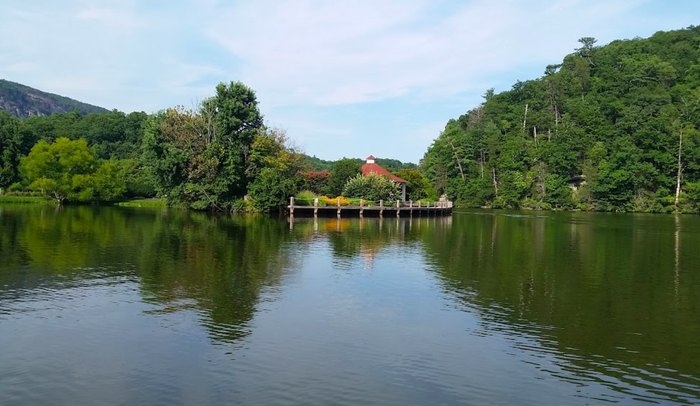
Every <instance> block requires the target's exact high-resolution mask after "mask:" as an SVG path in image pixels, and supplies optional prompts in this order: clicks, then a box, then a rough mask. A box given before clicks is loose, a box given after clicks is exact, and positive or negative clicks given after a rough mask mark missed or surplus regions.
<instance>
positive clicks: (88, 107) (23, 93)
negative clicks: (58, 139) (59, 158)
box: [0, 79, 109, 117]
mask: <svg viewBox="0 0 700 406" xmlns="http://www.w3.org/2000/svg"><path fill="white" fill-rule="evenodd" d="M0 110H4V111H6V112H8V113H9V114H12V115H13V116H16V117H31V116H50V115H51V114H54V113H67V112H70V111H77V112H78V113H80V114H88V113H101V112H107V111H109V110H107V109H105V108H104V107H100V106H95V105H92V104H88V103H84V102H81V101H78V100H75V99H71V98H69V97H66V96H61V95H58V94H54V93H48V92H44V91H42V90H39V89H35V88H33V87H29V86H27V85H23V84H21V83H17V82H12V81H9V80H6V79H0Z"/></svg>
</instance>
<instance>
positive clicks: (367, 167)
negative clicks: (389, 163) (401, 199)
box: [361, 155, 408, 183]
mask: <svg viewBox="0 0 700 406" xmlns="http://www.w3.org/2000/svg"><path fill="white" fill-rule="evenodd" d="M370 157H372V156H371V155H370ZM372 158H374V157H372ZM367 159H370V158H367ZM361 170H362V175H364V176H367V175H369V174H370V173H374V174H377V175H380V176H387V177H389V178H390V179H391V180H393V181H394V182H397V183H406V182H408V181H407V180H406V179H401V178H399V177H398V176H396V175H394V174H393V173H391V172H389V171H387V170H386V169H384V168H383V167H381V166H379V165H377V164H364V165H362V168H361Z"/></svg>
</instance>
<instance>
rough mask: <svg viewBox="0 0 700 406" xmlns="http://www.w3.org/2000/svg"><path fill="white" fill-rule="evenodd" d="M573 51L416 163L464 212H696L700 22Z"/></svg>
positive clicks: (443, 137)
mask: <svg viewBox="0 0 700 406" xmlns="http://www.w3.org/2000/svg"><path fill="white" fill-rule="evenodd" d="M579 42H580V47H579V48H577V49H576V50H575V52H574V53H572V54H570V55H567V56H566V57H565V58H564V60H563V61H562V63H561V64H557V65H550V66H547V67H546V69H545V73H544V76H542V77H541V78H539V79H536V80H529V81H525V82H517V83H516V84H515V85H514V86H513V88H512V89H511V90H509V91H505V92H502V93H498V94H495V93H494V92H493V90H488V91H487V92H486V94H485V95H484V99H485V100H484V102H483V103H482V104H481V105H480V106H477V107H475V108H474V109H472V110H470V111H468V112H467V113H465V114H464V115H462V116H461V117H459V118H457V119H454V120H450V121H449V122H448V123H447V125H446V126H445V129H444V131H443V132H442V133H441V134H440V136H439V137H438V138H437V139H436V140H435V141H434V143H433V144H432V145H431V146H430V147H429V149H428V151H427V152H426V154H425V156H424V158H423V160H422V162H421V167H422V168H423V169H424V170H425V172H426V174H427V176H428V177H429V179H430V181H431V182H432V183H433V184H434V186H435V188H436V189H437V190H438V192H439V193H446V194H447V195H448V196H449V197H450V198H452V199H454V200H456V201H457V202H458V204H460V205H462V206H489V207H494V208H499V207H500V208H517V207H521V208H536V209H549V208H565V209H573V208H578V209H583V210H616V211H653V212H666V211H693V212H697V211H698V207H699V203H700V136H699V135H700V133H699V131H698V130H699V129H700V27H689V28H688V29H683V30H677V31H671V32H659V33H656V34H655V35H654V36H652V37H651V38H648V39H639V38H637V39H632V40H619V41H614V42H612V43H610V44H608V45H605V46H602V47H598V46H596V40H595V39H593V38H589V37H587V38H581V39H580V40H579Z"/></svg>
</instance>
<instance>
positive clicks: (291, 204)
mask: <svg viewBox="0 0 700 406" xmlns="http://www.w3.org/2000/svg"><path fill="white" fill-rule="evenodd" d="M289 214H290V215H292V216H293V215H294V196H291V197H290V198H289Z"/></svg>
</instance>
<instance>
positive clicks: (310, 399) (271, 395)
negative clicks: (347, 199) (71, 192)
mask: <svg viewBox="0 0 700 406" xmlns="http://www.w3.org/2000/svg"><path fill="white" fill-rule="evenodd" d="M698 226H700V219H698V218H697V217H685V216H675V217H673V216H645V215H609V214H588V213H532V212H490V211H470V212H464V213H456V214H455V215H454V216H453V217H423V218H421V217H414V218H401V219H396V218H387V219H383V220H382V219H377V218H366V219H345V218H342V219H300V218H297V219H294V221H293V222H290V221H288V219H285V218H281V219H273V218H268V217H262V216H258V217H227V216H211V215H206V214H201V213H191V212H185V211H177V210H159V209H158V210H149V209H122V208H94V207H68V208H64V209H59V210H55V209H52V208H45V207H16V206H3V207H0V258H1V261H0V348H3V351H0V387H2V388H10V389H9V390H7V391H5V390H2V391H0V403H1V404H5V403H8V404H15V403H46V402H47V401H51V402H52V403H66V404H67V403H89V404H95V403H108V404H114V403H149V404H150V403H167V404H171V403H187V404H189V403H205V404H207V403H223V402H226V403H231V402H236V403H247V404H250V403H254V404H269V403H295V404H299V403H303V404H307V403H322V404H325V403H329V402H332V403H340V404H358V403H360V404H366V403H369V404H406V403H412V404H455V403H477V404H484V403H490V404H493V403H496V404H513V403H517V404H543V403H547V404H590V403H595V402H598V401H611V402H622V403H635V402H658V403H669V402H675V403H697V402H698V401H700V319H699V318H698V317H697V315H698V314H700V313H699V312H698V311H699V310H700V296H699V295H697V292H698V291H699V288H700V273H699V272H698V271H699V270H700V252H698V250H696V249H694V248H693V247H698V246H699V243H700V233H699V232H698V230H700V228H699V227H698Z"/></svg>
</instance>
